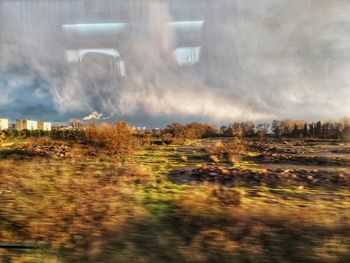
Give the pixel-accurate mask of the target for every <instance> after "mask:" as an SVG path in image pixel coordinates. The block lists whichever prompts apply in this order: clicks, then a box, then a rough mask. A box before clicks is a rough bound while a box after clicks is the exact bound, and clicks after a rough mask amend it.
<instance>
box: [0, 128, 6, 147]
mask: <svg viewBox="0 0 350 263" xmlns="http://www.w3.org/2000/svg"><path fill="white" fill-rule="evenodd" d="M4 142H5V134H4V133H3V132H1V131H0V146H1V145H2V144H3V143H4Z"/></svg>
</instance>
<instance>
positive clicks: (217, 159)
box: [209, 155, 220, 163]
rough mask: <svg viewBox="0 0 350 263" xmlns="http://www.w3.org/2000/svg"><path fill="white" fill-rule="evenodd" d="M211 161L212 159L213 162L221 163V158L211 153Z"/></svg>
mask: <svg viewBox="0 0 350 263" xmlns="http://www.w3.org/2000/svg"><path fill="white" fill-rule="evenodd" d="M209 159H210V161H212V162H213V163H219V162H220V159H219V157H217V156H216V155H211V156H210V157H209Z"/></svg>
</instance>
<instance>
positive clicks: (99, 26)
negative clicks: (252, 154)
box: [0, 0, 350, 127]
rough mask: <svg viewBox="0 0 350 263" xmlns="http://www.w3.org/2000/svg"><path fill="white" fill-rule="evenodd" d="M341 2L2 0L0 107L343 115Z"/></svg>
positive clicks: (347, 65) (127, 114)
mask: <svg viewBox="0 0 350 263" xmlns="http://www.w3.org/2000/svg"><path fill="white" fill-rule="evenodd" d="M349 12H350V2H349V1H346V0H332V1H329V0H261V1H255V0H215V1H205V0H193V1H185V0H149V1H146V0H123V1H121V0H75V1H69V0H61V1H51V0H47V1H45V0H40V1H39V0H17V1H10V0H2V1H0V117H6V118H10V119H16V118H30V119H43V120H48V121H66V120H68V119H70V118H79V119H83V118H84V117H85V116H89V115H90V114H91V113H92V112H98V113H100V114H98V115H97V116H100V117H101V119H104V120H111V121H113V120H126V121H128V122H130V123H131V124H133V125H141V126H147V127H155V126H162V125H164V124H166V123H168V122H174V121H179V122H191V121H200V122H211V123H216V124H222V123H230V122H232V121H238V120H251V121H270V120H272V119H285V118H293V119H304V120H308V121H311V120H319V119H321V120H328V119H338V118H340V117H343V116H350V104H349V103H348V100H349V98H350V88H349V85H350V74H349V70H350V36H349V35H350V33H349V32H350V17H349V15H348V14H349ZM82 54H83V55H82ZM101 114H102V115H101Z"/></svg>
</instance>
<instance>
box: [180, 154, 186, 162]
mask: <svg viewBox="0 0 350 263" xmlns="http://www.w3.org/2000/svg"><path fill="white" fill-rule="evenodd" d="M180 160H181V161H182V162H187V161H188V157H187V156H184V155H183V156H181V157H180Z"/></svg>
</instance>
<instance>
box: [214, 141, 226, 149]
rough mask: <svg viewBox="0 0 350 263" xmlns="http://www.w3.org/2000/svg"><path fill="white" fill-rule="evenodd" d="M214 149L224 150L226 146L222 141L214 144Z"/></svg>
mask: <svg viewBox="0 0 350 263" xmlns="http://www.w3.org/2000/svg"><path fill="white" fill-rule="evenodd" d="M214 147H215V148H223V147H224V144H223V143H222V141H218V142H216V143H214Z"/></svg>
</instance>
